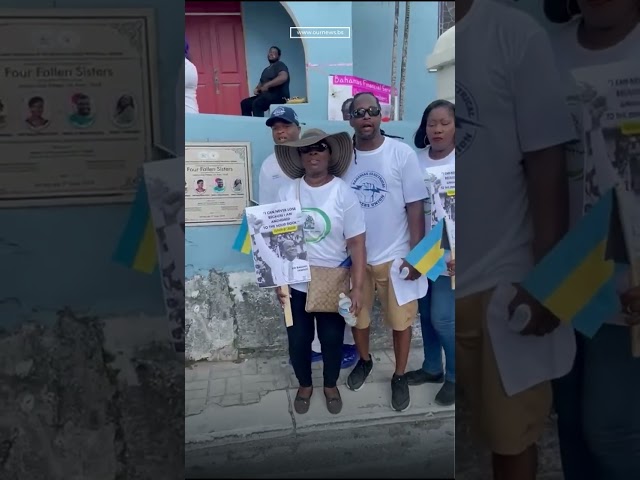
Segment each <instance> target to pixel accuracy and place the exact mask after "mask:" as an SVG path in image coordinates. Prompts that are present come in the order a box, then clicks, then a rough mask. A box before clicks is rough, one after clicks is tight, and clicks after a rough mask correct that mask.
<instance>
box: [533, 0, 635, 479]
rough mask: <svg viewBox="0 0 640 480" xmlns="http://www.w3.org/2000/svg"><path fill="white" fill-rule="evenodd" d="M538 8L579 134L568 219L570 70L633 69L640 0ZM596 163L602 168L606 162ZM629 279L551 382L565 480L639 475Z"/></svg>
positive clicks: (577, 190) (620, 278) (577, 102)
mask: <svg viewBox="0 0 640 480" xmlns="http://www.w3.org/2000/svg"><path fill="white" fill-rule="evenodd" d="M544 10H545V14H546V16H547V19H548V20H549V21H551V22H553V23H558V24H562V26H561V27H560V28H558V29H557V30H554V34H553V37H552V42H553V49H554V51H555V53H556V56H557V62H558V66H559V68H560V71H561V72H562V73H564V78H565V82H564V83H563V85H564V86H565V88H566V98H567V104H568V105H569V106H570V107H571V109H572V114H573V116H574V122H575V126H576V129H577V132H576V135H577V138H578V139H579V140H577V141H576V142H573V143H571V144H569V145H568V146H567V157H568V167H569V177H568V181H569V188H570V203H571V210H570V211H571V215H570V217H571V218H570V219H571V224H572V225H573V224H575V223H576V222H577V221H578V220H579V219H580V218H581V217H582V215H583V211H584V206H585V194H584V192H585V169H584V166H585V145H584V141H583V140H582V139H583V138H584V136H585V133H586V132H585V130H586V129H585V125H584V124H583V110H582V108H583V103H582V101H581V95H580V88H579V85H578V84H577V82H576V80H575V78H574V77H573V74H572V71H573V70H574V69H577V68H581V69H583V68H585V67H594V66H600V65H606V64H610V63H614V62H624V61H627V62H636V64H637V73H638V75H640V62H639V61H638V51H639V46H638V45H639V44H640V27H639V22H640V2H639V1H638V0H610V1H606V2H603V1H599V2H596V1H592V0H569V1H567V2H554V1H550V0H545V2H544ZM583 71H584V70H583ZM601 113H602V112H601ZM594 120H596V121H598V120H599V119H598V117H596V118H594ZM588 128H590V127H589V126H587V129H588ZM616 160H620V159H619V158H618V159H610V158H608V157H605V158H601V157H597V159H596V161H597V162H609V163H610V162H612V161H616ZM601 165H602V168H603V169H607V168H611V166H610V165H605V164H604V163H602V164H601ZM596 170H599V168H598V165H596ZM602 193H604V192H602ZM629 280H630V276H629V269H628V268H624V269H621V270H620V272H619V274H618V275H617V279H616V281H617V284H618V285H617V287H618V292H619V293H620V294H621V295H622V303H623V312H621V313H620V314H618V315H615V316H614V317H613V318H607V319H604V321H605V323H604V324H603V325H602V326H601V327H600V329H599V330H598V332H597V333H596V334H595V336H594V337H593V338H591V339H589V338H587V337H585V336H584V335H582V334H581V333H579V332H576V344H577V353H576V360H575V363H574V367H573V369H572V371H571V372H570V373H569V374H568V375H566V376H564V377H562V378H560V379H557V380H554V381H553V393H554V406H555V410H556V412H557V415H558V438H559V441H560V454H561V459H562V467H563V472H564V477H565V479H566V480H598V479H604V478H606V479H608V480H626V479H630V478H640V415H638V414H636V413H635V412H636V410H637V408H638V404H640V382H638V381H633V380H631V379H638V378H640V359H638V358H634V357H633V356H632V353H631V347H630V332H629V324H630V323H633V322H634V321H637V314H638V309H639V307H640V305H638V303H637V302H638V296H639V293H640V290H639V289H637V288H636V289H635V290H631V291H627V290H628V289H629V288H630V283H629ZM624 292H627V293H624ZM634 298H635V300H634ZM627 308H629V309H630V310H627ZM634 312H635V316H634Z"/></svg>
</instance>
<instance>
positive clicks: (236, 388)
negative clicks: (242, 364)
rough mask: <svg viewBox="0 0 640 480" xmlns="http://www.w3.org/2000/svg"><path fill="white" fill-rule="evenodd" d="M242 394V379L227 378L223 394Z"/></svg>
mask: <svg viewBox="0 0 640 480" xmlns="http://www.w3.org/2000/svg"><path fill="white" fill-rule="evenodd" d="M240 393H242V377H240V376H234V377H229V378H227V386H226V389H225V394H228V395H237V394H240Z"/></svg>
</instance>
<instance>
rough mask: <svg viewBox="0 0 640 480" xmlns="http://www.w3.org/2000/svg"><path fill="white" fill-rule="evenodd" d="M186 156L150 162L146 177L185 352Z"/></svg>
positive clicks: (176, 336)
mask: <svg viewBox="0 0 640 480" xmlns="http://www.w3.org/2000/svg"><path fill="white" fill-rule="evenodd" d="M182 168H184V157H179V158H170V159H166V160H158V161H155V162H147V163H145V165H144V180H145V184H146V187H147V196H148V198H149V210H150V213H151V218H152V221H153V228H154V231H155V236H156V247H157V250H158V262H159V267H160V268H159V269H160V277H161V281H162V291H163V294H164V301H165V308H166V312H167V316H168V319H169V329H170V332H171V337H172V341H173V343H174V345H175V349H176V351H178V352H184V335H185V322H184V319H185V313H184V268H185V260H184V239H185V235H184V230H185V226H184V205H185V197H184V191H183V186H182V179H181V178H180V176H178V175H176V174H175V172H179V171H181V170H182Z"/></svg>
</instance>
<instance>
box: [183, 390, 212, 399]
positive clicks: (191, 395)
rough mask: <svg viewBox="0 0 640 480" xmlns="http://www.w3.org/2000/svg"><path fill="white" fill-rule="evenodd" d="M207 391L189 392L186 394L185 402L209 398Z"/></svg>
mask: <svg viewBox="0 0 640 480" xmlns="http://www.w3.org/2000/svg"><path fill="white" fill-rule="evenodd" d="M207 393H208V392H207V389H204V388H203V389H202V390H187V391H185V392H184V399H185V400H187V401H188V400H196V399H199V398H207V396H208V395H207Z"/></svg>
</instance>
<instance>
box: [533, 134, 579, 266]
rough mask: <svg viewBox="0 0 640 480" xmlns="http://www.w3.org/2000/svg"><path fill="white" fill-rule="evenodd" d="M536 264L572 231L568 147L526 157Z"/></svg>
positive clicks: (551, 149)
mask: <svg viewBox="0 0 640 480" xmlns="http://www.w3.org/2000/svg"><path fill="white" fill-rule="evenodd" d="M524 169H525V173H526V177H527V191H528V197H529V210H530V211H531V219H532V224H533V245H532V248H533V256H534V260H535V262H536V263H538V262H539V261H540V260H542V259H543V258H544V257H545V255H546V254H547V253H549V251H550V250H551V249H552V248H553V247H554V246H555V245H556V244H557V243H558V242H559V241H560V240H561V239H562V237H564V236H565V234H566V233H567V230H568V228H569V192H568V185H567V168H566V162H565V154H564V147H563V146H562V145H558V146H554V147H550V148H546V149H544V150H540V151H537V152H530V153H526V154H525V155H524Z"/></svg>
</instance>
